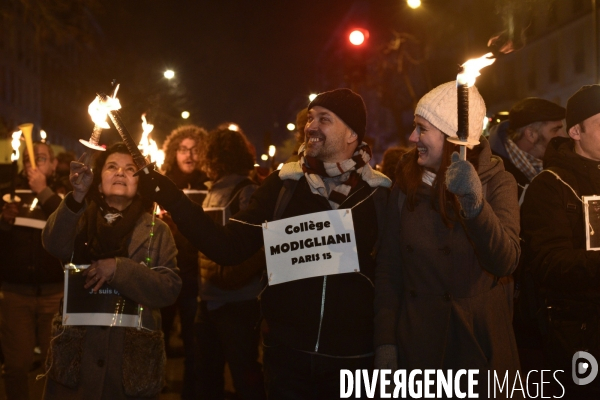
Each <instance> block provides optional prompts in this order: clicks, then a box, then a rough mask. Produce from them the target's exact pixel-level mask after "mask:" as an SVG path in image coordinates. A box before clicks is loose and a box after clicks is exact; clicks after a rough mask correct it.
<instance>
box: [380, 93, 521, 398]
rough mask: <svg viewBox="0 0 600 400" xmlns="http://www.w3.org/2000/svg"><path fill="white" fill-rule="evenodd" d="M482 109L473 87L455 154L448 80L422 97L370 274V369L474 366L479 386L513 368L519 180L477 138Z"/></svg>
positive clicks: (483, 388)
mask: <svg viewBox="0 0 600 400" xmlns="http://www.w3.org/2000/svg"><path fill="white" fill-rule="evenodd" d="M484 116H485V104H484V102H483V99H482V98H481V95H480V94H479V92H478V91H477V88H475V87H471V88H470V89H469V139H468V147H469V149H468V150H467V161H460V160H459V157H458V154H457V152H458V151H459V146H457V145H455V144H453V143H451V142H449V141H448V140H447V139H448V138H449V137H452V138H456V137H457V135H456V131H457V125H458V124H457V119H458V118H457V91H456V84H455V82H448V83H445V84H443V85H441V86H438V87H437V88H435V89H433V90H432V91H430V92H429V93H427V94H426V95H425V96H424V97H423V98H422V99H421V100H420V101H419V103H418V105H417V108H416V110H415V129H414V131H413V132H412V134H411V136H410V139H409V140H410V141H411V142H413V143H415V144H416V148H415V149H414V150H413V151H411V152H409V153H407V154H406V155H405V156H404V157H403V158H402V159H401V161H400V163H399V164H398V168H397V171H396V179H397V181H396V183H395V186H394V188H393V190H392V194H391V197H390V201H389V205H390V206H389V209H388V218H389V219H388V226H387V228H386V235H385V236H384V237H383V238H382V243H381V248H380V251H379V254H378V257H377V262H378V265H377V274H376V281H375V312H376V318H375V345H376V358H375V360H376V361H375V362H376V368H391V369H395V368H400V369H407V370H414V369H422V370H424V369H441V370H443V371H447V370H449V369H451V370H453V371H454V372H456V371H458V370H459V369H478V370H479V375H478V376H477V378H476V379H477V380H478V381H479V385H478V386H477V388H478V391H479V392H480V393H487V386H486V379H487V370H495V371H497V373H498V376H500V380H502V379H504V374H505V373H506V371H509V373H511V375H510V379H513V378H514V373H515V372H516V371H517V370H518V369H519V359H518V354H517V347H516V343H515V338H514V334H513V329H512V291H513V288H512V285H511V284H510V283H509V279H510V275H511V273H512V272H513V271H514V269H515V268H516V266H517V262H518V260H519V253H520V248H519V205H518V199H517V185H516V182H515V180H514V178H513V177H512V175H511V174H509V173H508V172H506V171H504V166H503V164H502V161H501V160H500V159H499V158H497V157H495V156H492V153H491V150H490V147H489V144H488V142H487V140H486V139H485V138H483V137H480V136H481V131H482V121H483V118H484ZM491 376H492V377H493V373H492V375H491ZM465 380H466V377H465ZM509 382H510V385H509V386H511V387H512V382H513V381H512V380H509ZM433 393H435V391H433ZM517 393H520V392H517ZM450 397H452V396H450Z"/></svg>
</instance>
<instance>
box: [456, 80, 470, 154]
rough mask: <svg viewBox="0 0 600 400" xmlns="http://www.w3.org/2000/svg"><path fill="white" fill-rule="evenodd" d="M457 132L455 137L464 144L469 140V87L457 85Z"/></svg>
mask: <svg viewBox="0 0 600 400" xmlns="http://www.w3.org/2000/svg"><path fill="white" fill-rule="evenodd" d="M456 90H457V101H458V103H457V106H458V131H457V132H456V136H458V138H459V139H460V140H462V141H464V142H466V141H467V140H468V139H469V87H468V86H467V85H461V84H459V85H457V87H456Z"/></svg>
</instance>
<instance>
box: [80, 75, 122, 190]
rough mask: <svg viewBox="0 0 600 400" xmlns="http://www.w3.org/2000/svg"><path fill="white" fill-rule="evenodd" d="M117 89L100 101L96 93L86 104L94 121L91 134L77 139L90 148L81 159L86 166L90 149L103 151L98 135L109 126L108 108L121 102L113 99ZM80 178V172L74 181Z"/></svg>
mask: <svg viewBox="0 0 600 400" xmlns="http://www.w3.org/2000/svg"><path fill="white" fill-rule="evenodd" d="M117 90H119V88H118V87H117V88H116V89H115V93H114V95H113V97H107V98H106V101H101V99H100V95H97V96H96V98H95V99H94V101H92V102H91V103H90V105H89V106H88V113H89V114H90V116H91V117H92V121H94V130H93V131H92V136H90V140H84V139H79V142H80V143H81V144H83V145H84V146H85V147H87V148H88V149H90V150H88V151H86V153H85V158H84V160H83V163H84V164H85V165H87V166H88V167H89V165H90V162H91V160H92V150H93V151H105V149H104V147H102V146H100V145H99V144H98V143H99V142H100V135H101V134H102V130H103V129H108V128H110V126H108V123H107V122H106V115H107V113H108V110H112V109H119V108H121V104H119V101H118V100H116V99H115V96H116V94H117ZM82 179H83V174H80V175H79V176H78V177H77V180H76V181H75V183H77V184H79V183H81V180H82Z"/></svg>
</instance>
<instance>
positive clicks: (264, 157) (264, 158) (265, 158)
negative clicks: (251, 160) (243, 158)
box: [260, 154, 269, 161]
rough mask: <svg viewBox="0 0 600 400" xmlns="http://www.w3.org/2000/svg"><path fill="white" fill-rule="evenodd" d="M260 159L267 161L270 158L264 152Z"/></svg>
mask: <svg viewBox="0 0 600 400" xmlns="http://www.w3.org/2000/svg"><path fill="white" fill-rule="evenodd" d="M260 159H261V160H263V161H267V160H268V159H269V156H268V155H266V154H263V155H262V156H260Z"/></svg>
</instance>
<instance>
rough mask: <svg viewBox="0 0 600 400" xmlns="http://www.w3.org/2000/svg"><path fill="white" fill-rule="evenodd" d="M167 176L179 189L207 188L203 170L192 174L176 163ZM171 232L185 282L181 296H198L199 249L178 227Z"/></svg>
mask: <svg viewBox="0 0 600 400" xmlns="http://www.w3.org/2000/svg"><path fill="white" fill-rule="evenodd" d="M167 176H168V177H169V178H171V179H172V180H173V182H175V184H176V185H177V187H178V188H179V189H195V190H207V187H206V185H205V184H204V183H205V182H206V181H207V180H208V178H207V177H206V175H205V174H204V173H203V172H201V171H198V170H195V171H194V172H192V173H191V174H184V173H183V172H181V170H180V169H179V167H178V166H177V164H175V165H174V166H173V168H172V169H171V171H170V172H169V173H167ZM166 218H169V217H168V216H167V217H166ZM171 233H173V238H174V239H175V245H176V246H177V267H178V268H179V276H180V277H181V281H182V282H183V286H182V287H181V296H185V297H198V267H199V266H198V250H197V249H196V248H195V247H194V246H193V245H192V244H191V243H190V242H189V241H188V240H187V239H186V238H185V237H184V236H183V235H182V234H181V233H180V232H179V231H178V230H177V229H174V230H173V231H171Z"/></svg>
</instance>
